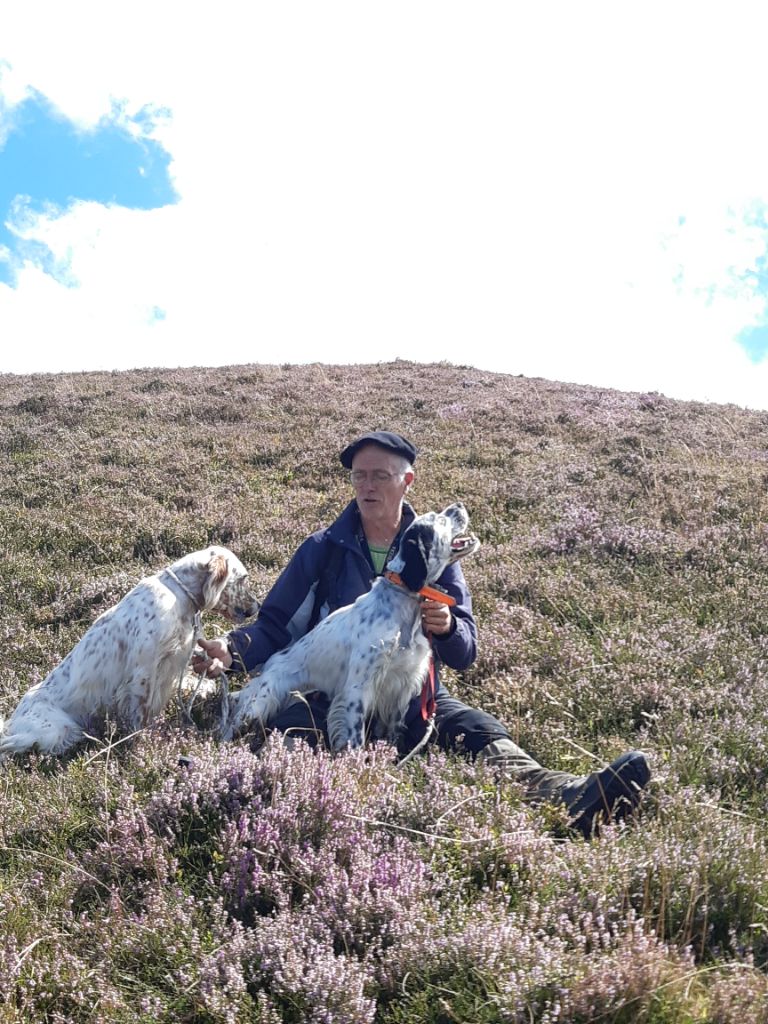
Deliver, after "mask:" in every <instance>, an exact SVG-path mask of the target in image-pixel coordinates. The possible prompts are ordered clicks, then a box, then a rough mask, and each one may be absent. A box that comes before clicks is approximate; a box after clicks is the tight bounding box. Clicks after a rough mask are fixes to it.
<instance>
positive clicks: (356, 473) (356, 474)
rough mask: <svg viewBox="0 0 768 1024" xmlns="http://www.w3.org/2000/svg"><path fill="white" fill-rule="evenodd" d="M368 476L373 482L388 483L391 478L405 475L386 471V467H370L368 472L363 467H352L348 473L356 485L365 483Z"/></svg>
mask: <svg viewBox="0 0 768 1024" xmlns="http://www.w3.org/2000/svg"><path fill="white" fill-rule="evenodd" d="M369 476H370V478H371V480H372V482H373V483H375V484H388V483H390V482H391V481H392V480H399V479H400V477H403V476H405V473H388V472H387V471H386V469H372V470H371V472H370V473H367V472H366V471H365V470H364V469H353V470H352V471H351V472H350V474H349V479H350V480H351V481H352V483H353V484H354V485H355V487H357V486H358V485H359V484H364V483H366V481H367V480H368V477H369Z"/></svg>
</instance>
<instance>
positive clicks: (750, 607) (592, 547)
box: [0, 361, 768, 1024]
mask: <svg viewBox="0 0 768 1024" xmlns="http://www.w3.org/2000/svg"><path fill="white" fill-rule="evenodd" d="M377 428H389V429H395V430H400V431H402V432H403V433H404V434H405V435H406V436H409V437H410V438H412V439H413V440H414V441H415V442H416V443H417V445H418V447H419V449H420V456H419V460H418V463H417V467H418V474H417V479H416V483H415V486H414V488H413V489H412V492H411V495H410V497H411V498H412V500H413V503H414V505H415V506H416V508H417V509H418V510H419V511H424V510H426V509H428V508H435V507H443V506H444V505H445V504H447V503H448V502H449V501H452V500H455V499H461V500H463V501H464V502H465V503H466V504H467V506H468V508H469V510H470V513H471V515H472V521H473V526H474V528H475V530H476V531H477V533H478V534H479V536H480V538H481V540H482V542H483V547H482V548H481V550H480V552H479V553H478V554H477V555H476V556H475V557H473V558H472V559H471V560H468V561H467V562H466V563H465V565H464V571H465V573H466V576H467V579H468V582H469V584H470V587H471V590H472V595H473V602H474V608H475V612H476V617H477V620H478V625H479V630H480V646H479V656H478V660H477V662H476V663H475V665H474V666H473V667H472V668H471V669H470V670H468V671H467V672H462V673H458V672H451V671H447V672H446V673H445V675H444V681H445V682H446V685H448V686H449V688H450V689H451V691H452V692H454V693H455V694H456V695H458V696H460V697H462V698H464V699H465V700H467V701H468V702H469V703H471V704H474V705H477V706H480V707H483V708H486V709H488V710H489V711H491V712H493V713H495V714H497V715H498V717H500V718H501V719H502V720H503V721H504V722H505V723H506V724H507V725H508V726H509V728H510V731H511V733H512V735H513V737H514V738H516V739H517V740H518V742H520V743H521V744H522V745H523V746H524V747H526V748H527V749H529V750H530V751H531V753H533V754H534V755H535V756H537V757H538V758H539V759H540V760H541V761H542V762H543V763H544V764H546V765H548V766H551V767H553V768H559V769H563V770H569V771H573V772H576V773H583V772H587V771H590V770H592V769H593V768H594V767H597V766H600V765H602V764H605V763H606V762H608V761H610V760H612V759H613V758H614V757H615V756H617V755H618V754H619V753H621V752H622V751H624V750H626V749H628V748H630V747H633V746H635V747H641V748H642V749H644V750H646V751H647V752H648V754H649V758H650V761H651V764H652V768H653V775H654V779H653V783H652V787H651V789H650V791H649V794H648V796H647V798H646V800H645V802H644V807H643V811H642V813H641V814H640V816H639V817H638V819H637V820H633V821H631V822H629V823H628V824H627V825H626V826H621V827H615V828H608V829H606V830H604V832H603V834H602V835H601V837H600V838H599V840H596V841H594V842H589V843H588V842H585V841H583V840H581V839H579V838H576V839H574V838H573V837H572V836H571V835H570V833H568V831H567V829H566V828H565V821H564V816H563V815H562V813H561V812H559V811H558V810H557V809H553V808H531V807H529V806H527V805H525V804H524V803H523V802H522V799H521V789H520V787H519V786H518V785H516V784H515V783H514V782H511V781H509V780H505V779H503V778H500V777H499V776H498V775H496V774H495V773H494V772H493V771H491V770H490V769H488V768H487V767H484V766H482V765H478V764H473V763H471V762H470V761H469V760H467V759H465V758H464V757H463V756H462V753H461V751H459V752H457V753H456V754H451V755H446V754H443V753H440V752H439V751H437V750H435V749H432V750H430V751H429V752H428V754H426V755H424V756H420V757H418V758H416V759H414V760H413V761H411V762H410V763H408V764H407V765H405V766H403V767H399V768H398V767H397V766H396V763H395V761H396V759H395V754H394V751H393V750H391V749H389V748H388V747H386V746H376V747H373V748H371V749H369V750H366V751H364V752H360V753H357V754H347V755H343V756H339V757H329V756H328V755H327V754H325V753H323V752H322V751H321V752H318V753H311V752H310V751H308V750H307V749H304V748H301V747H299V748H297V749H296V750H291V751H288V750H286V749H284V748H283V747H282V746H281V745H280V744H279V743H274V742H273V743H269V744H267V746H266V747H265V748H264V750H263V751H262V752H261V753H260V755H259V756H255V755H254V754H253V753H252V752H251V751H250V750H248V749H247V748H246V747H244V746H242V745H240V744H231V745H227V746H219V745H218V744H216V743H215V742H214V741H213V740H211V739H210V738H208V737H206V735H205V734H204V733H202V732H199V731H198V730H197V729H196V728H195V727H194V726H192V725H191V724H190V723H189V722H188V721H186V720H185V719H184V716H183V715H181V714H180V713H179V709H178V706H177V705H176V703H175V702H174V703H172V704H171V706H170V707H169V708H168V711H167V713H166V714H165V715H164V716H163V718H162V720H161V721H159V722H158V723H155V724H154V725H153V727H152V728H151V729H150V730H147V732H146V733H144V734H143V735H141V736H140V737H136V738H134V739H133V740H131V741H130V742H122V741H121V740H120V738H118V737H117V736H112V735H111V734H110V733H109V731H107V732H106V734H105V735H104V736H103V737H102V738H101V739H100V740H98V741H93V742H91V743H89V744H87V745H86V746H85V747H84V748H82V749H80V750H78V751H75V752H73V753H72V755H70V756H68V757H67V758H63V759H52V758H42V757H39V756H37V755H34V754H33V755H31V756H29V757H26V758H21V759H16V760H12V761H9V762H7V763H5V764H4V765H2V767H0V1022H3V1024H5V1022H6V1021H7V1022H9V1024H10V1022H13V1024H17V1022H34V1024H38V1022H40V1021H56V1022H62V1024H63V1022H65V1021H94V1020H98V1021H105V1022H110V1021H114V1022H119V1024H123V1022H126V1024H127V1022H134V1021H140V1022H142V1024H146V1022H149V1021H153V1022H166V1021H167V1022H168V1024H170V1022H178V1021H201V1022H219V1021H221V1022H228V1021H238V1022H240V1021H243V1022H246V1024H247V1022H249V1021H253V1022H254V1024H256V1022H258V1024H277V1022H280V1021H295V1022H300V1021H301V1022H303V1021H318V1022H319V1021H334V1022H337V1021H350V1022H357V1021H365V1022H374V1024H384V1022H386V1024H424V1022H434V1024H438V1022H439V1024H446V1022H447V1021H449V1020H462V1021H473V1022H478V1024H482V1022H488V1024H496V1022H497V1021H505V1022H506V1021H509V1022H515V1024H517V1022H521V1024H522V1022H525V1024H530V1022H537V1024H539V1022H553V1021H558V1022H584V1024H586V1022H587V1021H589V1022H598V1021H605V1022H608V1021H610V1022H614V1024H615V1022H625V1024H629V1022H632V1024H634V1022H653V1024H680V1022H686V1024H757V1022H758V1021H760V1022H762V1021H763V1020H765V1019H766V1018H767V1017H768V990H767V989H766V982H765V978H766V974H765V967H766V941H765V936H766V933H767V930H768V921H767V920H766V911H765V907H766V906H768V892H767V891H766V888H767V880H766V877H765V867H764V865H765V863H766V852H767V851H766V842H768V830H767V829H766V826H765V812H766V785H765V783H766V778H767V777H768V776H767V773H768V761H767V759H766V751H767V750H768V735H767V734H766V729H767V728H768V726H767V723H768V719H767V718H766V715H765V710H764V709H765V706H766V700H767V699H768V693H766V679H767V678H768V673H767V672H766V666H768V637H767V635H766V631H765V624H764V618H765V616H764V609H765V608H766V607H768V572H766V570H767V569H768V528H767V527H766V503H765V497H766V493H768V492H767V484H766V481H768V414H766V413H763V412H750V411H748V410H743V409H736V408H734V407H722V406H714V405H713V406H707V405H703V404H701V403H684V402H674V401H671V400H669V399H667V398H665V397H664V396H662V395H658V394H654V393H649V394H644V395H632V394H622V393H618V392H613V391H606V390H602V389H596V388H588V387H577V386H574V385H565V384H558V383H556V382H551V381H541V380H530V379H525V378H522V377H513V376H508V375H500V374H488V373H484V372H481V371H478V370H475V369H473V368H470V367H456V366H450V365H447V364H433V365H430V366H423V365H420V364H414V363H409V362H403V361H396V362H394V363H389V364H377V365H373V366H366V367H329V366H321V365H314V366H303V367H291V366H247V367H224V368H217V369H206V368H197V369H189V370H136V371H132V372H129V373H122V374H110V373H93V374H72V375H53V376H44V377H41V376H40V375H35V376H30V377H13V378H11V377H6V378H3V379H2V380H0V433H1V434H2V437H3V442H2V443H0V468H2V469H3V470H4V472H2V473H0V540H1V541H2V552H3V559H2V561H1V562H0V608H1V609H2V613H1V614H0V646H2V650H3V666H4V670H3V673H2V677H0V715H7V714H8V713H9V712H10V710H11V709H12V708H13V706H14V705H15V702H16V701H17V700H18V698H19V696H20V695H21V693H23V692H24V690H25V689H26V688H27V687H28V686H29V685H31V684H33V683H34V682H36V681H39V680H40V679H42V678H43V677H44V676H45V675H46V673H47V672H49V671H50V669H51V668H52V667H53V666H54V665H55V664H57V662H58V661H60V660H61V658H62V657H64V655H65V654H66V653H67V651H68V650H69V649H70V648H71V647H72V645H73V644H74V643H75V642H77V640H78V639H79V638H80V637H81V636H82V634H83V632H84V631H85V630H86V629H87V627H88V626H89V624H90V623H91V622H92V621H93V620H94V618H95V617H96V616H97V615H98V614H99V613H100V612H101V611H103V610H104V609H105V608H107V607H109V606H110V605H111V604H113V603H114V602H115V601H116V600H118V599H119V598H120V597H122V596H123V594H124V593H126V592H127V591H128V590H129V589H130V587H131V586H133V584H134V583H136V582H137V581H138V580H139V579H141V578H142V577H143V576H144V575H146V574H148V573H151V572H154V571H157V570H158V569H159V568H161V567H162V566H164V565H166V564H168V562H169V561H170V560H172V559H173V558H175V557H176V556H177V555H178V554H181V553H183V552H185V551H187V550H192V549H196V548H200V547H203V546H205V545H206V544H208V543H210V542H217V543H223V544H226V545H228V546H230V547H232V548H233V549H234V550H235V551H236V553H237V554H238V555H239V556H240V557H241V558H242V559H243V561H244V562H245V563H246V564H247V565H248V566H249V568H250V570H251V574H252V577H253V579H254V581H255V584H256V589H257V590H258V591H260V592H261V593H266V591H267V590H268V588H269V587H270V586H271V584H272V583H273V582H274V581H275V579H276V578H277V576H278V574H279V572H280V571H281V569H282V567H283V565H284V564H285V562H286V561H287V559H288V558H289V556H290V555H291V554H292V552H293V550H294V548H295V547H296V545H297V543H299V541H301V540H302V539H303V538H304V537H305V536H306V535H307V534H308V533H309V532H310V531H312V530H314V529H316V528H318V527H320V526H321V525H323V524H326V523H327V522H328V521H329V520H330V519H332V518H333V517H334V516H335V515H336V514H337V513H338V511H339V510H340V509H341V508H342V507H343V506H344V504H346V502H347V501H348V500H349V498H350V493H349V488H348V485H347V481H346V479H345V476H344V474H343V472H342V470H341V468H340V466H339V464H338V452H339V451H340V449H341V448H342V447H343V446H344V445H345V444H346V443H347V442H348V441H349V440H350V438H351V437H352V436H354V435H355V434H356V433H359V432H362V431H363V430H370V429H377ZM205 628H206V631H207V633H208V635H213V634H215V633H217V632H220V631H221V630H223V629H225V628H227V625H226V623H225V622H224V621H223V620H216V619H213V618H210V619H209V620H208V621H207V622H206V623H205ZM210 717H211V720H212V718H213V717H215V711H214V712H212V715H211V716H210ZM195 720H196V721H198V722H199V723H203V722H205V721H206V717H205V715H204V714H202V713H201V714H199V715H196V716H195ZM181 754H185V755H188V756H189V758H190V759H191V764H190V766H189V767H188V768H181V767H180V766H179V764H178V759H179V756H180V755H181Z"/></svg>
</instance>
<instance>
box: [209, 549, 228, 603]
mask: <svg viewBox="0 0 768 1024" xmlns="http://www.w3.org/2000/svg"><path fill="white" fill-rule="evenodd" d="M228 576H229V566H228V564H227V559H226V557H225V556H224V555H222V554H221V552H220V551H215V552H214V553H213V554H212V555H211V557H210V560H209V561H208V565H207V566H206V567H205V583H204V584H203V606H204V607H205V608H215V607H216V605H217V604H218V603H219V598H220V597H221V592H222V590H223V589H224V587H225V585H226V582H227V577H228Z"/></svg>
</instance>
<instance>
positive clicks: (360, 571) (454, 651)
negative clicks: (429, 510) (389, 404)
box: [193, 431, 650, 835]
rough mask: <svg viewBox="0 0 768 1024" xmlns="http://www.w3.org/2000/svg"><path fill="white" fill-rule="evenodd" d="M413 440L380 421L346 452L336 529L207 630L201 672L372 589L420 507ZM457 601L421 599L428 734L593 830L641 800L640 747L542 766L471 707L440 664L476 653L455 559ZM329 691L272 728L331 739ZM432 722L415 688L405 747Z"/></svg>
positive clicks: (250, 664)
mask: <svg viewBox="0 0 768 1024" xmlns="http://www.w3.org/2000/svg"><path fill="white" fill-rule="evenodd" d="M416 454H417V453H416V449H415V448H414V446H413V445H412V444H411V443H410V442H409V441H407V440H406V439H405V438H404V437H402V436H401V435H400V434H395V433H391V432H389V431H373V432H372V433H368V434H364V435H363V436H362V437H359V438H358V439H357V440H356V441H354V442H353V443H352V444H350V445H349V446H348V447H347V448H345V449H344V451H343V452H342V453H341V456H340V458H341V463H342V465H343V466H344V467H345V468H346V469H348V470H349V471H350V479H351V482H352V485H353V487H354V489H355V498H354V499H353V501H351V502H350V503H349V505H347V507H346V508H345V509H344V511H343V512H342V513H341V515H340V516H339V518H338V519H337V520H336V521H335V522H334V523H332V524H331V526H329V527H328V528H327V529H323V530H319V531H317V532H316V533H314V534H312V535H311V536H310V537H308V538H307V539H306V540H305V541H304V542H303V543H302V544H301V545H300V547H299V548H298V550H297V551H296V553H295V554H294V556H293V557H292V558H291V560H290V562H289V563H288V565H287V566H286V568H285V570H284V571H283V573H282V574H281V576H280V578H279V579H278V580H277V582H276V583H275V585H274V586H273V587H272V589H271V590H270V592H269V594H268V595H267V597H266V599H265V601H264V603H263V604H262V606H261V611H260V613H259V617H258V619H257V621H256V622H255V623H253V624H251V625H249V626H246V627H245V628H243V629H236V630H233V631H232V632H231V633H229V634H227V636H226V637H223V638H220V639H217V640H212V641H206V640H201V641H200V646H201V647H202V649H203V651H204V654H203V655H201V656H198V657H196V658H195V659H193V668H194V669H195V671H197V672H202V671H207V672H208V674H209V675H218V674H219V673H220V672H222V671H229V670H232V669H235V670H239V671H246V672H252V671H253V670H254V669H256V668H257V666H259V665H262V664H263V663H264V662H265V661H267V659H268V658H269V657H270V656H271V655H272V654H274V653H275V652H276V651H279V650H282V649H283V648H284V647H287V646H288V645H289V644H291V643H292V642H294V641H295V640H297V639H298V638H299V637H300V636H303V635H304V634H305V633H307V632H308V631H309V630H310V629H311V628H312V627H313V626H314V625H316V623H317V622H318V621H319V620H320V619H322V618H324V617H325V616H326V615H328V614H329V613H330V612H332V611H334V610H335V609H336V608H341V607H343V606H345V605H348V604H351V603H352V602H353V601H354V600H355V599H356V598H357V597H359V596H360V595H361V594H364V593H366V592H367V591H368V590H370V588H371V585H372V583H373V581H374V579H375V578H376V577H377V576H379V575H381V573H382V572H383V571H384V567H385V565H386V563H387V561H388V560H389V559H390V558H391V557H392V555H394V553H395V552H396V551H397V548H398V544H399V539H400V535H401V534H402V532H403V530H404V529H405V528H406V527H407V526H408V525H409V523H411V522H412V521H413V519H414V517H415V512H414V510H413V509H412V508H411V506H410V505H409V504H408V503H407V502H406V500H405V495H406V494H407V493H408V490H409V489H410V486H411V484H412V483H413V480H414V469H413V465H414V462H415V460H416ZM438 586H440V587H442V588H443V589H444V590H445V591H447V593H449V594H450V595H451V597H453V598H454V599H455V602H456V603H455V604H454V605H452V606H448V605H446V604H443V603H439V602H435V601H430V600H424V601H423V603H422V605H421V617H422V625H423V628H424V631H425V633H428V634H430V635H431V637H432V643H433V651H434V657H435V665H436V677H437V678H436V695H435V698H436V709H435V716H434V726H435V729H434V733H433V735H432V736H431V737H430V741H435V740H436V742H438V743H439V744H440V746H441V747H442V748H443V749H446V750H447V749H452V748H454V749H455V748H458V747H460V749H461V750H462V751H464V752H466V753H467V754H469V756H471V757H473V758H474V757H479V758H483V759H485V760H487V761H488V762H490V763H492V764H495V765H497V766H499V767H500V768H501V769H502V770H503V771H504V772H505V774H507V775H509V776H511V777H512V778H514V779H515V780H516V781H519V782H520V783H522V785H523V786H524V787H525V792H526V796H527V798H528V799H530V800H537V801H549V802H551V803H557V804H563V805H564V806H565V808H566V810H567V812H568V815H569V818H570V819H571V821H572V824H573V826H574V827H575V828H577V829H578V830H579V831H580V832H582V833H583V834H584V835H591V834H592V832H593V830H594V827H595V826H596V825H597V824H598V823H599V821H600V820H603V819H605V818H606V817H609V816H610V815H611V814H613V816H614V817H621V816H623V815H624V814H626V813H627V812H628V811H629V810H631V809H632V808H633V807H634V806H635V805H636V804H637V802H638V800H639V796H640V792H641V790H642V789H643V788H644V787H645V786H646V784H647V783H648V779H649V777H650V771H649V768H648V764H647V761H646V759H645V756H644V755H643V754H642V753H640V752H639V751H630V752H629V753H627V754H624V755H623V756H622V757H620V758H618V760H616V761H614V763H613V764H612V765H610V766H609V767H607V768H605V769H603V770H602V771H601V772H595V773H593V774H592V775H588V776H583V777H576V776H573V775H569V774H567V773H565V772H554V771H549V770H548V769H546V768H543V767H542V766H541V765H540V764H539V763H538V762H537V761H535V760H534V759H533V758H532V757H531V756H530V755H529V754H527V753H526V752H525V751H524V750H522V749H521V748H520V747H518V746H517V745H516V744H515V743H514V742H513V741H512V739H511V737H510V735H509V733H508V731H507V730H506V729H505V728H504V726H503V725H502V724H501V722H499V721H498V720H497V719H496V718H494V717H493V716H492V715H490V714H488V713H487V712H485V711H481V710H478V709H476V708H471V707H468V706H467V705H466V704H463V703H462V702H461V701H459V700H457V699H456V698H455V697H452V696H451V695H450V694H449V693H448V692H447V691H446V690H445V688H444V687H442V686H440V683H439V666H440V665H441V664H443V665H447V666H449V667H450V668H453V669H456V670H458V671H461V670H463V669H466V668H469V666H470V665H471V664H472V663H473V661H474V660H475V656H476V650H477V627H476V625H475V620H474V618H473V616H472V599H471V597H470V594H469V590H468V588H467V584H466V581H465V579H464V574H463V572H462V569H461V566H460V565H459V564H458V563H457V564H454V565H451V566H449V567H448V568H447V569H446V570H445V572H444V573H443V575H442V576H441V577H440V579H439V580H438ZM327 711H328V702H327V699H326V698H325V696H324V695H322V694H308V695H306V696H305V698H302V700H300V701H299V700H296V701H294V702H293V703H292V704H290V705H289V706H288V707H287V708H285V709H284V710H283V711H282V712H280V713H279V714H278V715H276V716H275V718H274V720H273V721H271V722H270V723H269V724H270V727H271V728H273V729H278V730H279V731H281V732H290V733H291V734H292V735H300V736H302V737H303V738H305V739H306V740H307V741H308V742H310V743H312V744H314V743H316V742H317V740H318V738H319V737H320V736H324V737H325V738H326V740H327V732H326V717H327ZM426 728H427V726H426V724H425V722H424V720H423V716H422V714H421V700H420V697H416V698H415V699H414V700H413V701H412V703H411V706H410V708H409V710H408V713H407V714H406V718H405V722H404V725H403V730H402V735H401V740H400V742H399V748H400V751H401V753H403V754H405V753H407V752H408V751H411V750H413V749H414V747H416V746H417V745H418V743H419V741H420V740H421V739H423V737H424V734H425V730H426Z"/></svg>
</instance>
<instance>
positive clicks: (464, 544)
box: [451, 533, 480, 558]
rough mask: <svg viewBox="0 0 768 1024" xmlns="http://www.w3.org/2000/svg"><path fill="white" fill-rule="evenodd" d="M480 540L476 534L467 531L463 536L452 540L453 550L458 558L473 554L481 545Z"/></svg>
mask: <svg viewBox="0 0 768 1024" xmlns="http://www.w3.org/2000/svg"><path fill="white" fill-rule="evenodd" d="M479 545H480V541H479V540H478V539H477V537H475V536H474V534H471V533H467V534H464V535H463V536H461V537H454V538H453V540H452V541H451V551H452V552H453V553H454V555H455V556H456V557H457V558H461V557H462V555H469V554H471V553H472V552H473V551H474V550H475V549H476V548H477V547H479Z"/></svg>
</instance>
